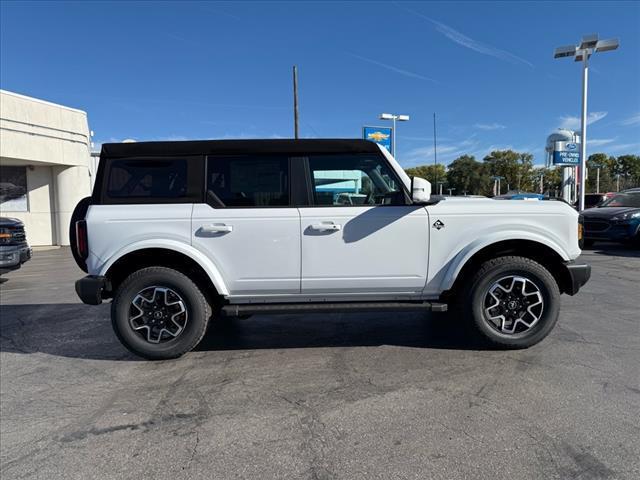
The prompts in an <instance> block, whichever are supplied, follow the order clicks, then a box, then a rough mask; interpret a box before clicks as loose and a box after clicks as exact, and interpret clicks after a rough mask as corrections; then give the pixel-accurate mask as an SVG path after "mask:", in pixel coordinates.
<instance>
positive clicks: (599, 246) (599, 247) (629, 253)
mask: <svg viewBox="0 0 640 480" xmlns="http://www.w3.org/2000/svg"><path fill="white" fill-rule="evenodd" d="M585 250H587V251H591V252H593V253H595V254H597V255H606V256H610V257H627V258H640V248H638V247H636V246H631V245H624V244H621V243H604V242H602V243H600V242H598V243H596V244H595V245H594V246H592V247H589V248H585Z"/></svg>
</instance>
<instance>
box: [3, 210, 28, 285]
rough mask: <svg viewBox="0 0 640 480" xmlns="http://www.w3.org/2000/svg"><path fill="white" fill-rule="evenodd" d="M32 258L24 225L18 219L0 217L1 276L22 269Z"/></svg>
mask: <svg viewBox="0 0 640 480" xmlns="http://www.w3.org/2000/svg"><path fill="white" fill-rule="evenodd" d="M30 258H31V248H30V247H29V244H28V243H27V236H26V235H25V233H24V224H23V223H22V222H21V221H20V220H18V219H16V218H7V217H0V275H2V274H3V273H7V272H10V271H11V270H16V269H18V268H20V266H21V265H22V264H23V263H24V262H26V261H27V260H29V259H30Z"/></svg>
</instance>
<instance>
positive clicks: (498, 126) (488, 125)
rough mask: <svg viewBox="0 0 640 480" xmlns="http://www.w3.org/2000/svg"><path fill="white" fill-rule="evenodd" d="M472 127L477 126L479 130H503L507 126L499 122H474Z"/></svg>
mask: <svg viewBox="0 0 640 480" xmlns="http://www.w3.org/2000/svg"><path fill="white" fill-rule="evenodd" d="M474 128H479V129H480V130H503V129H505V128H507V127H506V126H505V125H502V124H500V123H495V122H494V123H476V124H475V125H474Z"/></svg>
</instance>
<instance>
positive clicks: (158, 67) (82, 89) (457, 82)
mask: <svg viewBox="0 0 640 480" xmlns="http://www.w3.org/2000/svg"><path fill="white" fill-rule="evenodd" d="M590 33H598V34H599V35H600V38H610V37H617V38H619V39H620V44H621V46H620V48H619V50H617V51H612V52H606V53H598V54H596V55H594V56H592V57H591V68H590V77H589V121H590V123H589V128H588V129H587V133H588V138H589V142H588V154H590V153H595V152H605V153H608V154H611V155H621V154H628V153H629V154H640V2H614V1H608V2H578V1H566V2H560V1H558V2H506V1H505V2H480V1H473V2H384V3H378V2H364V1H363V2H337V1H331V2H329V1H328V2H303V1H298V2H267V1H262V2H240V1H237V2H204V1H202V2H188V1H183V2H154V1H144V2H126V1H118V2H97V1H87V2H54V1H50V2H13V1H6V0H3V1H2V2H0V88H2V89H5V90H9V91H13V92H17V93H21V94H24V95H28V96H32V97H37V98H41V99H44V100H48V101H51V102H55V103H60V104H63V105H67V106H70V107H74V108H79V109H82V110H85V111H86V112H87V113H88V118H89V123H90V128H91V129H92V130H93V131H94V132H95V136H94V142H95V144H96V147H99V145H100V143H103V142H113V141H122V140H123V139H127V138H132V139H135V140H138V141H144V140H186V139H208V138H281V137H283V138H287V137H292V136H293V109H292V103H293V101H292V72H291V69H292V65H294V64H295V65H297V66H298V70H299V99H300V135H301V137H311V138H335V137H349V138H358V137H360V136H361V135H362V126H363V125H382V126H384V125H388V122H385V121H382V120H378V115H379V114H380V113H382V112H389V113H396V114H406V115H410V117H411V119H410V121H408V122H403V123H399V124H398V129H397V152H396V153H397V155H396V156H397V157H398V160H399V161H400V163H401V164H402V165H403V166H405V167H410V166H415V165H421V164H425V163H433V161H434V158H433V113H434V112H435V113H436V115H437V136H436V138H437V143H438V161H439V162H442V163H445V164H448V163H450V162H451V161H452V160H454V159H455V158H456V157H458V156H459V155H462V154H471V155H475V156H476V158H477V159H482V158H483V157H484V156H485V155H486V154H488V153H489V152H490V151H492V150H495V149H506V148H511V149H515V150H517V151H525V152H529V153H532V154H533V155H534V158H535V162H536V163H538V164H540V163H543V162H544V145H545V140H546V137H547V135H548V134H549V133H551V132H552V131H554V130H555V129H557V128H560V127H568V128H572V129H579V128H580V125H579V116H580V106H581V94H582V93H581V92H582V69H581V65H580V64H577V63H575V62H574V61H573V60H572V59H558V60H554V59H553V51H554V48H555V47H558V46H561V45H568V44H572V43H578V41H579V39H580V38H581V37H582V36H583V35H586V34H590Z"/></svg>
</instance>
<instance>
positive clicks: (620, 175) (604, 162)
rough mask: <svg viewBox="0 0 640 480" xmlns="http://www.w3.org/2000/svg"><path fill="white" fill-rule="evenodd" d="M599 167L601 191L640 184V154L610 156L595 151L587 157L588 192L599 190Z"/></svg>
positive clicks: (611, 190)
mask: <svg viewBox="0 0 640 480" xmlns="http://www.w3.org/2000/svg"><path fill="white" fill-rule="evenodd" d="M598 167H599V168H600V192H614V191H616V190H617V188H618V183H619V184H620V190H624V189H625V188H632V187H637V186H640V156H638V155H621V156H619V157H617V158H616V157H613V156H608V155H607V154H605V153H594V154H592V155H589V158H588V159H587V192H589V193H591V192H596V191H597V183H598V181H597V179H598Z"/></svg>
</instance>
